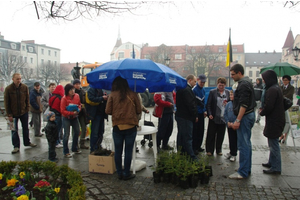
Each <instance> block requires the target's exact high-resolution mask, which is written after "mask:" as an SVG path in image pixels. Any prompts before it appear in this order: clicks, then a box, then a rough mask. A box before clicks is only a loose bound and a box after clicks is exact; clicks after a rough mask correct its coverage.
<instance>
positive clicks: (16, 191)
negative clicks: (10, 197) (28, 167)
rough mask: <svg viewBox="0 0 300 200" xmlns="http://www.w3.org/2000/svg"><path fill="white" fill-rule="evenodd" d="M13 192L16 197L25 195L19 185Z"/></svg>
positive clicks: (23, 189)
mask: <svg viewBox="0 0 300 200" xmlns="http://www.w3.org/2000/svg"><path fill="white" fill-rule="evenodd" d="M13 192H15V193H16V196H17V197H18V196H21V195H23V194H25V193H26V191H25V188H24V187H23V186H22V185H19V186H18V187H16V188H15V189H13Z"/></svg>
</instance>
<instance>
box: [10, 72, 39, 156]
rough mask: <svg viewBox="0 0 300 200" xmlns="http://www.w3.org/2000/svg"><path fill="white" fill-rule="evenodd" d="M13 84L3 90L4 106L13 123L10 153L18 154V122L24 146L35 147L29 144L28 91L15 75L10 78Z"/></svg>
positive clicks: (18, 75) (17, 74) (18, 74)
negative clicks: (20, 124) (20, 126)
mask: <svg viewBox="0 0 300 200" xmlns="http://www.w3.org/2000/svg"><path fill="white" fill-rule="evenodd" d="M12 80H13V83H12V84H10V85H9V86H7V87H6V88H5V92H4V106H5V111H6V115H7V117H8V120H9V121H10V122H14V128H15V129H14V130H12V131H11V139H12V144H13V146H14V149H13V151H12V152H11V153H13V154H14V153H18V152H19V149H20V137H19V133H18V120H19V119H20V121H21V123H22V132H23V143H24V146H30V147H36V144H33V143H31V142H30V139H29V129H28V111H29V90H28V87H27V86H26V85H25V84H22V83H21V80H22V76H21V74H20V73H15V74H14V75H13V76H12Z"/></svg>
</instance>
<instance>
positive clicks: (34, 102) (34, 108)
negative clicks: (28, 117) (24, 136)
mask: <svg viewBox="0 0 300 200" xmlns="http://www.w3.org/2000/svg"><path fill="white" fill-rule="evenodd" d="M40 89H41V86H40V83H39V82H35V83H34V85H33V89H32V91H31V93H30V111H31V114H32V121H33V128H34V136H35V137H42V136H43V135H44V134H42V133H41V125H42V117H41V113H42V112H43V106H42V103H41V98H42V94H41V91H40Z"/></svg>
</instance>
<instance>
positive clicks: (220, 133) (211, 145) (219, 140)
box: [205, 119, 226, 154]
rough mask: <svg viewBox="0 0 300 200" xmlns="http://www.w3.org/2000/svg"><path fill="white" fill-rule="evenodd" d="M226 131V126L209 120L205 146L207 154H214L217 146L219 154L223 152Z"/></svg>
mask: <svg viewBox="0 0 300 200" xmlns="http://www.w3.org/2000/svg"><path fill="white" fill-rule="evenodd" d="M225 129H226V125H225V124H216V123H215V122H214V121H213V120H211V119H210V120H209V122H208V129H207V136H206V145H205V146H206V147H205V148H206V152H210V153H212V154H213V153H214V151H215V146H216V152H217V153H220V152H222V144H223V140H224V136H225Z"/></svg>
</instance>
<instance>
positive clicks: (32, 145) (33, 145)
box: [28, 143, 37, 147]
mask: <svg viewBox="0 0 300 200" xmlns="http://www.w3.org/2000/svg"><path fill="white" fill-rule="evenodd" d="M28 146H30V147H36V146H37V145H36V144H33V143H30V144H29V145H28Z"/></svg>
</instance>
